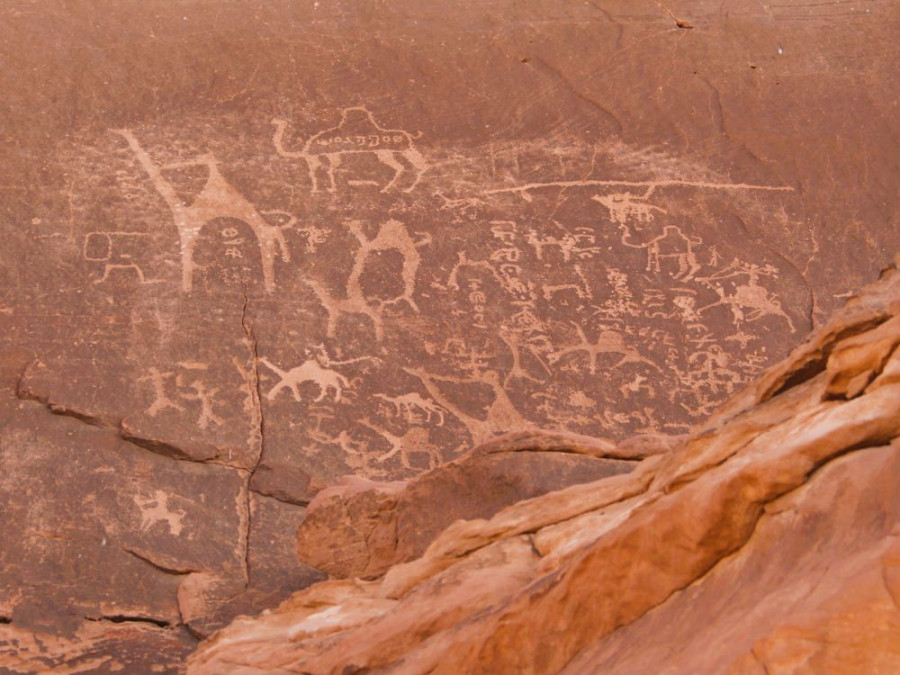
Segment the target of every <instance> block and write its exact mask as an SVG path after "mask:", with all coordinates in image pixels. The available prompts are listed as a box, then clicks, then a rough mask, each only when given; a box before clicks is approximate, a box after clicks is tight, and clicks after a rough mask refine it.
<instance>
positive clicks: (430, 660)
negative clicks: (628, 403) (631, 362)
mask: <svg viewBox="0 0 900 675" xmlns="http://www.w3.org/2000/svg"><path fill="white" fill-rule="evenodd" d="M898 345H900V272H898V270H897V269H896V268H892V269H890V270H888V271H887V272H885V273H884V274H883V276H882V279H881V281H880V282H878V283H876V284H874V285H872V286H871V287H869V288H867V289H865V290H864V291H862V292H861V293H860V294H859V295H858V296H857V297H855V298H853V299H852V300H851V301H850V302H849V303H848V304H847V305H846V307H845V308H844V309H843V310H841V311H839V312H838V313H837V315H836V316H835V317H834V318H833V319H832V320H831V321H830V322H828V323H827V324H826V325H825V326H824V327H822V328H821V329H820V330H818V331H816V332H815V333H814V334H813V335H812V336H811V337H810V338H809V339H808V340H807V341H806V342H805V343H803V344H802V345H801V346H800V347H798V348H797V349H796V350H795V351H794V352H793V353H792V354H791V355H790V356H789V357H788V358H787V359H786V360H784V361H783V362H782V363H780V364H778V365H776V366H775V367H773V368H771V369H770V370H769V371H768V372H767V373H766V374H765V375H764V376H763V377H762V378H760V379H759V380H758V381H757V383H756V384H755V385H753V386H751V387H749V388H748V389H746V390H744V391H743V392H742V393H740V394H739V395H737V396H736V397H735V398H733V399H732V400H731V401H730V402H729V403H728V404H726V405H725V406H724V407H723V408H722V409H721V410H720V411H719V412H718V413H717V414H716V415H714V416H713V417H712V418H711V419H710V420H709V422H708V423H707V424H706V425H705V426H704V427H702V428H700V429H698V430H697V431H696V432H695V433H693V434H692V435H691V436H690V438H689V439H688V440H687V441H686V443H684V444H683V445H682V444H673V445H672V446H671V447H670V448H669V449H668V451H666V452H663V453H662V454H655V455H650V456H648V457H647V458H646V459H644V460H643V461H641V462H640V463H639V464H638V466H637V467H636V468H635V470H634V471H631V472H629V473H625V474H620V475H613V476H607V477H601V478H599V479H598V480H595V481H593V482H590V483H587V484H581V485H575V486H570V487H566V488H563V489H560V490H556V491H553V492H550V493H547V494H543V495H541V496H537V497H534V498H531V499H524V500H522V501H519V502H517V503H515V504H512V505H510V506H507V507H506V508H503V509H501V510H499V511H498V512H496V513H494V514H493V515H491V516H488V517H486V518H473V519H470V520H457V521H456V522H453V523H452V524H450V525H449V527H446V529H444V530H443V531H442V532H441V533H440V534H438V535H437V536H436V537H435V538H434V539H433V541H431V543H430V545H428V546H427V549H426V550H425V551H424V553H423V554H422V555H421V556H418V557H415V555H414V554H413V555H410V554H409V551H413V550H414V549H415V548H416V546H413V545H409V544H408V542H410V541H412V540H415V539H416V536H417V534H419V535H421V534H422V533H423V532H426V531H427V530H428V526H427V522H428V521H429V520H431V521H434V522H438V521H441V519H442V518H444V517H445V516H444V515H442V514H441V512H440V511H441V509H440V508H439V507H438V506H436V505H435V502H434V501H432V500H429V499H428V498H427V490H424V489H423V488H422V484H423V481H425V482H429V481H430V484H431V485H432V486H433V485H439V484H441V478H440V477H441V474H442V472H453V471H459V470H460V466H459V465H460V464H463V465H465V464H466V463H467V462H468V463H471V462H473V461H477V457H479V456H481V457H484V456H485V455H487V454H489V453H486V452H484V451H481V452H475V453H474V454H473V455H472V456H470V457H468V458H466V459H464V460H462V462H460V463H457V464H455V465H452V466H450V467H448V468H446V469H438V470H437V471H436V472H433V474H432V475H431V476H430V477H426V478H421V479H419V480H418V481H415V482H413V483H412V484H410V485H407V486H401V485H395V486H393V489H392V490H385V489H383V488H378V487H377V486H375V487H373V486H362V487H360V488H358V489H355V490H346V489H345V490H344V491H343V492H341V491H340V490H338V491H336V494H333V495H332V496H330V497H329V496H328V495H324V496H323V497H322V498H321V503H320V504H319V505H318V511H319V513H321V514H323V515H322V517H321V521H322V522H323V523H324V522H328V517H327V514H328V513H329V512H331V513H332V516H334V519H333V520H332V521H331V522H332V523H333V538H332V541H331V542H330V544H329V545H328V546H329V547H330V548H329V549H328V551H325V552H322V551H315V550H312V549H314V548H315V547H312V549H311V545H310V541H311V540H310V539H309V537H308V536H307V535H308V534H309V531H310V528H313V529H314V528H315V523H314V521H315V517H316V516H315V514H316V511H317V509H315V508H313V509H311V511H312V515H311V516H310V519H309V520H308V521H307V523H306V524H304V526H303V528H301V534H300V542H301V554H302V555H306V556H307V557H310V556H311V557H314V558H316V557H317V559H318V560H319V562H320V564H322V562H323V561H324V560H325V559H326V558H328V556H329V555H331V560H332V563H331V565H330V570H331V572H332V573H333V574H335V575H341V576H345V575H348V574H367V575H368V576H371V574H368V573H371V572H372V571H373V570H374V571H376V572H377V571H381V570H383V569H386V573H385V574H384V575H383V576H380V577H378V578H376V579H374V580H371V581H365V580H362V579H359V578H333V579H332V580H329V581H326V582H322V583H319V584H317V585H314V586H312V587H310V588H308V589H306V590H304V591H301V592H299V593H297V594H295V595H294V596H293V597H292V598H291V599H290V600H288V601H287V602H285V603H283V604H282V605H281V606H280V607H278V608H277V609H275V610H273V611H271V612H265V613H263V614H262V615H261V616H259V617H256V618H241V619H238V620H236V621H235V622H234V623H233V624H232V625H231V626H229V627H228V628H226V629H224V630H222V631H220V632H219V633H217V634H216V635H215V636H213V637H212V638H211V639H209V640H207V641H206V642H204V643H202V645H201V647H200V649H199V650H198V651H197V653H196V654H194V655H193V656H192V657H191V659H190V661H189V667H188V672H189V673H191V674H192V675H200V674H202V673H222V672H229V673H262V672H279V673H287V672H292V673H356V672H392V673H432V672H434V673H462V672H466V673H523V672H529V673H557V672H565V673H596V672H604V673H618V672H621V673H635V672H663V671H665V672H669V673H697V672H734V673H788V672H790V673H793V672H820V673H821V672H829V673H833V672H846V673H862V672H897V671H898V670H900V536H898V535H900V496H898V495H900V491H898V490H897V486H898V480H900V350H898V349H897V347H898ZM519 440H521V438H520V439H519ZM554 442H555V443H557V446H556V447H557V449H559V448H560V447H562V445H565V443H564V442H563V441H560V440H559V439H558V438H557V439H556V440H555V441H554ZM560 444H562V445H560ZM525 445H528V444H527V443H525ZM570 446H571V447H573V448H578V447H580V446H579V444H578V443H577V442H571V443H570ZM597 446H600V447H604V446H603V444H602V443H598V444H597ZM597 446H595V447H594V448H593V450H594V452H595V453H597V452H600V451H599V450H598V447H597ZM656 449H657V450H659V449H662V447H657V448H656ZM606 450H607V452H608V454H609V455H610V456H615V455H616V449H615V446H612V445H611V444H609V447H607V448H606ZM620 454H621V453H620ZM472 457H475V458H476V459H472ZM485 489H488V490H489V489H490V488H489V486H487V485H486V486H485ZM410 495H412V497H410ZM379 499H380V500H381V502H382V503H381V507H378V508H381V511H380V522H381V523H382V526H383V523H385V522H389V523H391V527H392V528H394V529H393V530H392V531H394V532H395V533H396V538H395V540H394V541H393V543H392V544H390V545H388V544H384V543H383V542H382V543H381V544H375V543H372V538H371V537H369V538H365V537H364V539H365V540H364V541H356V540H354V537H357V538H358V537H359V529H357V530H356V531H355V532H354V531H351V530H348V529H344V530H342V529H341V528H340V520H339V518H337V517H336V516H335V515H334V514H336V513H338V512H339V511H340V510H343V513H349V512H351V511H353V510H354V509H356V508H363V507H364V505H365V504H369V505H371V504H373V503H374V502H376V501H378V500H379ZM404 499H407V502H406V504H407V505H406V506H404V507H402V509H401V507H400V506H398V504H403V503H404ZM410 500H412V503H410ZM314 506H316V505H314ZM416 506H417V507H418V509H419V511H418V516H419V521H420V525H419V528H418V529H417V530H414V531H404V530H403V528H402V527H401V528H398V527H397V522H402V519H400V520H398V517H397V515H396V511H397V510H398V509H401V511H402V510H406V511H409V510H414V509H415V507H416ZM392 519H393V520H392ZM421 522H425V523H426V524H425V525H422V524H421ZM377 529H378V528H377V527H370V529H369V530H367V531H366V532H367V533H368V534H371V533H372V532H375V531H376V530H377ZM376 539H377V537H376ZM404 542H407V544H404ZM420 544H421V542H420ZM342 546H344V547H346V548H347V549H351V548H353V547H356V548H355V549H354V550H356V551H361V550H362V551H364V552H365V555H363V556H361V557H360V556H357V558H355V559H353V560H356V562H354V561H353V560H350V562H347V557H346V556H345V557H344V558H342V560H344V562H343V563H338V562H335V561H336V560H338V559H341V556H340V555H338V554H335V552H336V551H338V552H339V551H340V550H342V548H341V547H342ZM367 546H368V548H366V547H367ZM329 552H330V553H329ZM379 556H380V557H379ZM413 557H414V559H412V560H409V558H413ZM360 559H365V564H362V563H360V562H359V560H360ZM403 560H406V561H405V562H400V561H403ZM392 563H394V564H393V565H392V566H390V567H388V565H390V564H392ZM326 566H328V565H327V564H326Z"/></svg>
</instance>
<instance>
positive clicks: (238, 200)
mask: <svg viewBox="0 0 900 675" xmlns="http://www.w3.org/2000/svg"><path fill="white" fill-rule="evenodd" d="M113 133H116V134H119V135H120V136H122V137H123V138H124V139H125V140H126V141H127V142H128V146H129V147H130V148H131V150H132V152H133V153H134V155H135V157H136V158H137V160H138V162H139V163H140V165H141V166H142V167H143V169H144V171H145V172H146V173H147V175H148V176H149V177H150V181H151V182H152V183H153V187H154V188H156V191H157V192H158V193H159V194H160V195H161V196H162V198H163V200H165V202H166V204H167V205H168V207H169V209H170V210H171V212H172V218H173V220H174V222H175V227H176V228H177V229H178V235H179V237H180V240H181V287H182V289H183V290H184V291H185V292H189V291H190V290H191V289H192V287H193V278H194V276H193V275H194V247H195V245H196V243H197V238H198V237H199V236H200V231H201V230H202V229H203V227H204V226H205V225H206V224H207V223H209V222H210V221H212V220H215V219H217V218H235V219H237V220H240V221H242V222H244V223H246V224H247V225H249V226H250V228H251V229H252V230H253V233H254V234H255V235H256V239H257V243H258V244H259V248H260V254H261V258H262V268H263V279H264V282H265V287H266V290H267V291H269V292H271V291H272V290H274V288H275V255H276V253H277V252H278V251H279V250H280V252H281V259H282V260H284V261H285V262H287V261H289V260H290V252H289V251H288V249H287V245H286V244H285V240H284V232H283V230H284V229H285V228H287V227H290V226H291V225H293V224H294V220H293V219H291V220H289V221H288V223H287V224H285V225H282V226H275V225H271V224H269V223H268V222H267V221H266V220H265V219H264V218H263V216H262V215H261V212H260V211H258V210H257V209H256V207H255V206H253V204H251V203H250V202H249V201H248V200H247V198H246V197H244V195H242V194H241V193H240V192H239V191H238V190H237V188H235V187H234V186H233V185H231V183H229V182H228V180H226V178H225V177H224V176H223V175H222V173H221V172H220V171H219V163H218V161H217V160H216V158H215V157H214V156H213V155H212V154H211V153H207V154H204V155H200V156H199V157H196V158H194V159H191V160H187V161H184V162H175V163H172V164H166V165H163V166H158V165H157V164H155V163H154V162H153V160H152V159H151V158H150V155H149V154H147V152H146V151H145V150H144V148H143V147H141V145H140V143H138V140H137V138H136V137H135V135H134V134H133V133H132V132H131V130H129V129H119V130H115V131H114V132H113ZM194 166H202V167H205V168H206V169H207V170H208V171H209V175H208V177H207V179H206V184H205V185H204V186H203V189H202V190H201V191H200V194H198V195H197V197H196V199H194V201H193V202H192V203H191V204H190V205H188V204H185V202H184V201H182V199H181V197H180V196H179V195H178V193H177V191H176V190H175V188H174V186H173V185H172V184H171V183H170V182H169V181H168V180H167V179H166V177H165V176H164V175H163V171H165V170H169V169H180V168H185V167H194ZM266 213H281V214H284V212H280V211H277V212H276V211H271V212H266ZM284 215H287V214H284Z"/></svg>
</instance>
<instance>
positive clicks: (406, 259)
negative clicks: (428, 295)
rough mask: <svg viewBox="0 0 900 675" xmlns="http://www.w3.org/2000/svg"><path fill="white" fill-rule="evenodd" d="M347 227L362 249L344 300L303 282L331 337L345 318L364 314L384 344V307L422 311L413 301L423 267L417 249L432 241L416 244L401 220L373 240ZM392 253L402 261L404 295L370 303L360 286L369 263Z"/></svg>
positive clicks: (315, 283)
mask: <svg viewBox="0 0 900 675" xmlns="http://www.w3.org/2000/svg"><path fill="white" fill-rule="evenodd" d="M347 227H348V229H349V230H350V231H351V232H352V233H353V236H354V237H355V238H356V240H357V241H358V242H359V249H357V250H356V252H355V253H354V259H353V267H352V268H351V270H350V276H349V277H348V278H347V284H346V297H343V298H342V297H339V296H337V295H334V294H332V293H331V292H330V291H329V290H328V289H327V288H326V287H325V285H324V284H322V283H321V282H319V281H316V280H315V279H304V283H305V284H306V285H307V286H309V288H310V289H311V290H312V291H313V293H315V294H316V297H317V298H318V299H319V302H320V303H321V304H322V306H323V307H324V308H325V311H326V313H327V314H328V320H327V325H326V334H327V335H328V337H330V338H333V337H335V335H336V333H337V326H338V321H339V320H340V318H341V315H342V314H363V315H365V316H367V317H369V318H370V319H371V320H372V325H373V328H374V331H375V339H376V340H377V341H378V342H381V341H382V340H383V339H384V321H383V319H382V312H383V309H384V305H386V304H393V303H397V302H405V303H406V304H407V305H409V307H410V308H411V309H412V310H414V311H416V312H418V311H419V307H418V305H417V304H416V301H415V298H414V297H413V295H414V293H415V290H416V275H417V273H418V270H419V266H420V265H421V264H422V257H421V255H420V254H419V251H418V248H419V247H421V246H425V245H426V244H428V243H429V242H430V241H431V239H430V237H428V236H426V237H425V238H423V239H421V240H420V241H414V240H413V238H412V237H410V236H409V232H407V230H406V226H405V225H404V224H403V223H401V222H400V221H399V220H393V219H391V220H388V221H387V222H386V223H382V224H381V225H380V226H379V228H378V233H377V234H376V235H375V236H374V237H373V238H371V239H369V238H368V237H367V236H366V233H365V232H364V231H363V228H362V224H361V223H360V222H358V221H350V222H348V223H347ZM391 250H393V251H397V252H398V253H400V256H401V257H402V258H403V269H402V271H401V278H402V281H403V293H402V294H401V295H399V296H398V297H396V298H392V299H390V300H381V299H379V298H375V299H370V298H368V297H366V294H365V292H364V290H363V288H362V284H361V279H362V275H363V272H364V271H365V267H366V263H367V262H368V261H369V258H370V256H372V255H373V254H376V253H378V252H381V251H391Z"/></svg>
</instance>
